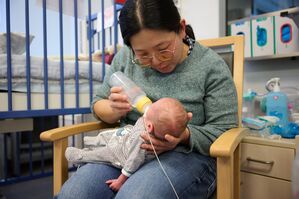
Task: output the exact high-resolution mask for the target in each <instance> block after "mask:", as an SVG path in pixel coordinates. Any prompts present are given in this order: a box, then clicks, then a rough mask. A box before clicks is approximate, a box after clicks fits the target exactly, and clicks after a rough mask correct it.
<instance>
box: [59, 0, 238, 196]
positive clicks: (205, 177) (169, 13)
mask: <svg viewBox="0 0 299 199" xmlns="http://www.w3.org/2000/svg"><path fill="white" fill-rule="evenodd" d="M119 23H120V27H121V32H122V37H123V39H124V43H125V44H126V46H125V47H123V48H122V49H121V50H120V52H118V53H117V55H116V56H115V58H114V60H113V63H112V66H111V68H110V70H109V72H108V73H107V74H106V76H105V80H104V82H103V85H102V87H101V89H100V91H99V93H98V95H97V96H96V97H95V99H94V101H93V104H92V111H93V113H94V114H95V116H96V117H97V118H98V119H99V120H102V121H105V122H108V123H114V122H116V121H118V120H120V121H121V123H122V124H134V123H135V122H136V120H137V119H138V118H139V117H140V114H139V113H138V112H137V111H136V110H134V109H132V107H131V106H130V104H129V103H128V98H127V96H126V95H125V94H123V93H122V90H121V88H119V87H113V88H110V87H109V85H108V80H109V77H110V76H111V74H112V73H114V72H115V71H123V72H124V73H125V74H126V75H127V76H128V77H129V78H130V79H132V80H133V81H134V82H135V83H136V84H137V85H139V86H140V87H141V88H142V89H143V90H144V91H145V92H146V93H147V96H148V97H149V98H150V99H151V100H152V101H157V100H158V99H160V98H163V97H172V98H176V99H178V100H179V101H180V102H181V103H182V104H183V105H184V107H185V108H186V110H187V111H188V112H192V113H193V117H192V120H191V121H190V122H189V125H188V127H187V128H186V129H185V131H184V133H183V134H182V135H181V136H180V137H173V136H171V135H169V134H168V135H166V136H165V140H166V141H161V140H157V139H155V138H154V137H152V141H153V144H154V146H155V149H156V151H157V152H158V153H159V154H160V156H159V157H160V160H161V163H162V165H163V167H164V169H165V170H166V172H167V174H168V176H169V178H170V180H171V182H172V184H173V186H174V189H175V191H176V193H177V194H178V196H179V197H180V198H208V197H209V196H210V195H211V194H212V193H213V191H214V190H215V183H216V182H215V181H216V171H215V167H216V165H215V160H214V159H213V158H211V157H209V148H210V145H211V144H212V143H213V141H214V140H215V139H216V138H217V137H219V135H221V134H222V133H223V132H224V131H226V130H228V129H230V128H233V127H236V126H237V97H236V91H235V87H234V83H233V80H232V77H231V74H230V71H229V69H228V67H227V65H226V64H225V63H224V61H223V60H222V59H221V58H220V57H219V56H218V55H217V54H216V53H215V52H213V51H212V50H210V49H208V48H206V47H203V46H201V45H200V44H198V43H197V42H195V41H194V39H195V38H194V34H193V32H192V28H191V27H190V26H186V25H185V21H184V20H181V18H180V15H179V13H178V10H177V8H176V7H175V5H174V3H173V0H127V1H126V3H125V5H124V7H123V8H122V10H121V13H120V16H119ZM142 138H143V139H144V141H145V142H144V144H142V145H141V147H142V148H144V149H146V150H148V152H149V153H151V152H152V147H151V145H150V144H147V143H148V142H149V140H148V138H147V136H146V134H145V133H144V134H143V135H142ZM120 172H121V171H120V170H119V169H116V168H114V167H111V166H109V165H103V164H86V165H84V166H82V167H81V168H79V169H78V171H77V172H76V173H75V174H74V175H73V176H72V177H71V178H70V179H69V180H68V181H67V182H66V183H65V184H64V186H63V188H62V190H61V192H60V194H59V197H61V198H113V197H115V198H121V199H123V198H130V199H132V198H155V199H157V198H163V199H165V198H175V197H176V195H175V192H174V191H173V189H172V187H171V185H170V183H169V182H168V180H167V178H166V176H165V175H164V173H163V171H162V169H161V168H160V166H159V164H158V162H157V160H153V161H151V162H149V163H146V164H145V165H144V166H143V167H141V168H140V169H139V170H138V171H136V173H134V174H133V175H132V176H131V177H130V178H129V179H128V180H127V181H126V183H125V184H124V185H123V186H122V188H121V189H120V190H119V192H117V193H115V192H113V191H112V190H111V189H109V187H108V186H107V185H106V184H105V182H106V181H107V180H108V179H114V178H117V176H119V175H120Z"/></svg>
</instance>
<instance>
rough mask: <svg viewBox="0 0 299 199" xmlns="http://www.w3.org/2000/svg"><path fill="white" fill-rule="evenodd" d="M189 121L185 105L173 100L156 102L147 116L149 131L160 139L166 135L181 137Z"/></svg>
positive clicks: (164, 99) (167, 99)
mask: <svg viewBox="0 0 299 199" xmlns="http://www.w3.org/2000/svg"><path fill="white" fill-rule="evenodd" d="M189 119H190V118H189V117H188V114H187V112H186V110H185V108H184V107H183V105H182V104H181V103H180V102H179V101H178V100H176V99H173V98H162V99H160V100H158V101H156V102H155V103H153V104H152V105H151V106H150V108H149V109H148V111H147V112H146V116H145V121H146V125H147V129H150V131H151V132H152V133H154V134H155V136H156V137H157V138H159V139H164V136H165V135H166V134H171V135H173V136H175V137H179V136H180V135H181V134H182V133H183V132H184V130H185V129H186V127H187V123H188V121H189Z"/></svg>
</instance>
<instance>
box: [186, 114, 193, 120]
mask: <svg viewBox="0 0 299 199" xmlns="http://www.w3.org/2000/svg"><path fill="white" fill-rule="evenodd" d="M192 116H193V114H192V113H191V112H188V113H187V117H188V120H189V121H190V120H191V119H192Z"/></svg>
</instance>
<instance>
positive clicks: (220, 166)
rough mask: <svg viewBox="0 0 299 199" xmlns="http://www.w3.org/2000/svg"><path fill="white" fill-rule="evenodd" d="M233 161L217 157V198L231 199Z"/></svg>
mask: <svg viewBox="0 0 299 199" xmlns="http://www.w3.org/2000/svg"><path fill="white" fill-rule="evenodd" d="M233 174H234V173H233V161H232V159H231V158H229V157H218V158H217V199H233Z"/></svg>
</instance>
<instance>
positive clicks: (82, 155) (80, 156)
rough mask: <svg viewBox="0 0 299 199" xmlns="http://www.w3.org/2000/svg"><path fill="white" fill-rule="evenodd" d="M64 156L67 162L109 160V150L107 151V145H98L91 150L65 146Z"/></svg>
mask: <svg viewBox="0 0 299 199" xmlns="http://www.w3.org/2000/svg"><path fill="white" fill-rule="evenodd" d="M65 157H66V159H67V160H68V161H69V162H72V163H75V164H78V163H86V162H109V161H111V152H109V150H108V149H107V147H99V148H96V149H93V150H90V149H86V148H85V149H78V148H75V147H67V149H66V151H65Z"/></svg>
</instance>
